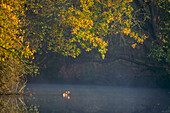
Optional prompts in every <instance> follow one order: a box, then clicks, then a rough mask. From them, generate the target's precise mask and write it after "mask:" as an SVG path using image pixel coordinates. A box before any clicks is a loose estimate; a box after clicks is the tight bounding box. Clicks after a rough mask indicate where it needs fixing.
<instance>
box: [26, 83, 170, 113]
mask: <svg viewBox="0 0 170 113" xmlns="http://www.w3.org/2000/svg"><path fill="white" fill-rule="evenodd" d="M27 87H28V88H29V90H30V91H31V92H33V96H32V97H27V98H26V99H25V100H26V104H27V105H31V104H33V105H39V106H40V107H39V108H38V109H39V112H40V113H170V91H169V90H168V89H159V88H130V87H111V86H85V85H84V86H82V85H81V86H78V85H42V84H37V85H36V84H34V85H30V84H29V85H28V86H27ZM68 90H69V91H70V92H71V93H70V94H69V96H70V99H68V98H66V97H63V95H62V94H63V93H64V92H65V91H68Z"/></svg>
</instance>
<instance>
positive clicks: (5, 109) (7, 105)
mask: <svg viewBox="0 0 170 113" xmlns="http://www.w3.org/2000/svg"><path fill="white" fill-rule="evenodd" d="M0 113H39V111H38V106H36V105H33V104H32V105H30V106H27V105H26V104H25V102H24V97H23V96H16V95H15V96H10V95H9V96H2V95H1V96H0Z"/></svg>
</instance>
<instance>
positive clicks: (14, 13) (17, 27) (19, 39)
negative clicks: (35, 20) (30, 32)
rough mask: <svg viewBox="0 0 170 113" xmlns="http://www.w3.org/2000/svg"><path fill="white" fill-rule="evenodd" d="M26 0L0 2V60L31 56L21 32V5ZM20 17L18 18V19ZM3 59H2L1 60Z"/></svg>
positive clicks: (4, 0)
mask: <svg viewBox="0 0 170 113" xmlns="http://www.w3.org/2000/svg"><path fill="white" fill-rule="evenodd" d="M25 1H26V0H22V1H19V0H9V1H8V0H1V5H0V14H1V18H0V26H1V27H0V31H1V32H0V36H1V37H0V51H1V52H0V57H1V58H0V59H2V61H5V60H7V59H9V58H10V57H12V56H13V55H14V56H15V57H16V56H17V57H16V58H19V57H21V56H20V54H21V55H24V56H25V57H26V58H29V56H31V55H32V52H31V50H30V48H29V44H28V45H27V46H24V33H25V31H24V30H22V29H21V28H22V24H23V23H22V20H21V19H20V17H21V16H23V15H24V9H22V7H21V6H22V4H23V3H24V2H25ZM19 16H20V17H19ZM2 57H3V58H2Z"/></svg>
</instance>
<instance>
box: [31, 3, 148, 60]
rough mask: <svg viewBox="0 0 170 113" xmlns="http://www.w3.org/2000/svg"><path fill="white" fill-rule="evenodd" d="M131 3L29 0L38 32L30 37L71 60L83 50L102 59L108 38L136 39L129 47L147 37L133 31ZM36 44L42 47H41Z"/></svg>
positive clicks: (141, 42)
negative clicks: (96, 51)
mask: <svg viewBox="0 0 170 113" xmlns="http://www.w3.org/2000/svg"><path fill="white" fill-rule="evenodd" d="M131 2H132V0H126V1H122V0H116V1H115V0H114V1H111V0H87V1H85V0H80V1H74V0H73V1H67V0H59V1H57V2H56V1H51V0H44V1H43V2H35V1H34V0H32V2H28V3H29V4H30V7H29V9H28V10H30V11H32V12H33V14H34V15H35V16H36V17H37V19H38V22H37V26H39V28H38V29H40V30H41V31H40V32H39V33H35V32H34V33H33V34H34V36H35V35H36V36H37V37H36V38H37V39H41V40H42V41H45V43H47V44H46V45H45V46H47V45H48V49H49V50H51V49H53V50H54V51H55V52H61V53H62V54H63V55H70V56H72V57H74V58H75V57H76V56H78V55H79V54H80V53H81V51H82V50H83V49H84V50H85V51H87V52H89V51H91V50H93V49H97V50H98V52H100V53H101V56H102V58H103V59H104V58H105V54H106V52H107V50H108V49H107V46H108V43H109V41H108V38H109V36H114V35H117V34H121V36H123V35H125V36H128V37H129V38H130V37H132V38H134V39H135V40H136V41H135V42H134V44H133V45H132V47H133V48H135V46H136V45H137V43H140V44H143V42H144V40H145V39H146V38H147V36H146V35H145V34H142V33H138V32H135V31H134V30H133V26H132V25H133V21H134V19H135V18H134V17H133V16H132V11H133V8H132V7H131ZM40 18H41V19H40ZM35 21H37V20H36V19H35ZM38 37H39V38H38ZM40 37H42V38H40ZM43 37H44V38H43ZM34 42H35V41H34ZM37 45H39V46H40V47H42V45H41V44H37Z"/></svg>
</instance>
